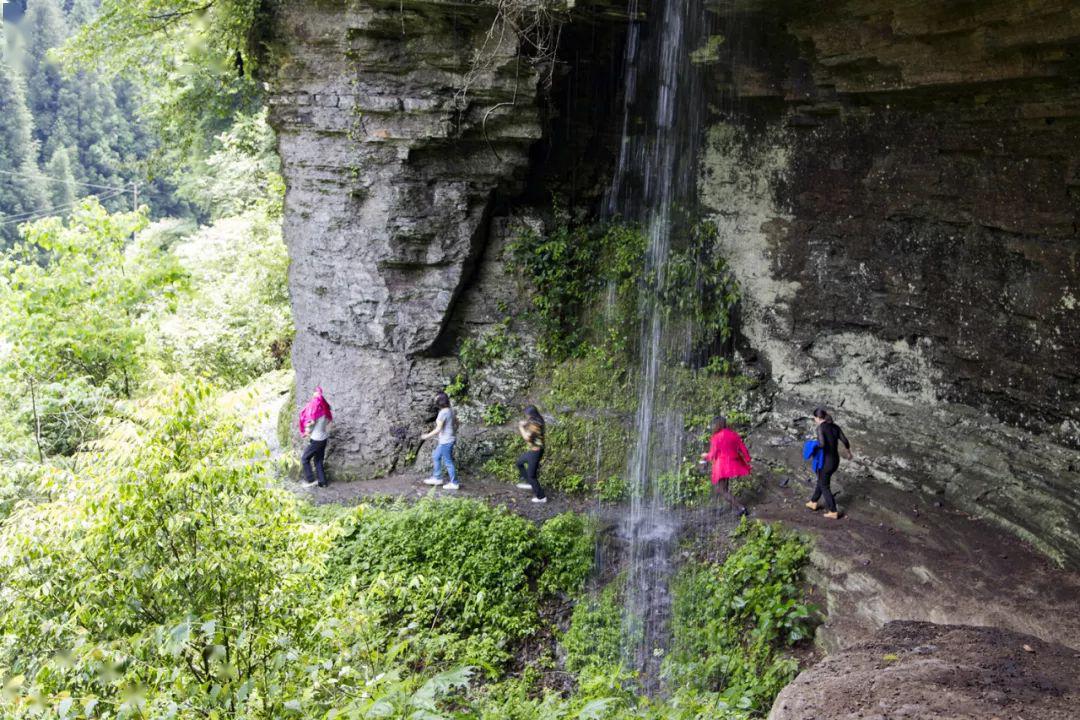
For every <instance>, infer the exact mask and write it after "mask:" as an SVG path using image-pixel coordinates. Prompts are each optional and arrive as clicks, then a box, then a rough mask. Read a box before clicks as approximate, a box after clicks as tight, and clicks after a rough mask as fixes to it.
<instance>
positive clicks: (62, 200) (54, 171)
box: [45, 147, 78, 215]
mask: <svg viewBox="0 0 1080 720" xmlns="http://www.w3.org/2000/svg"><path fill="white" fill-rule="evenodd" d="M45 174H46V175H48V176H49V184H48V188H49V201H50V202H49V204H50V205H51V206H52V207H54V208H57V209H58V210H61V211H62V212H60V213H59V214H61V215H66V214H67V212H66V210H67V209H68V208H71V207H72V206H73V205H74V204H75V198H76V197H78V192H77V188H76V186H75V175H74V174H73V173H72V172H71V157H70V156H69V155H68V150H67V148H65V147H58V148H56V150H54V151H53V154H52V157H50V158H49V162H48V164H46V165H45Z"/></svg>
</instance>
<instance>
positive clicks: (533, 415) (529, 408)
mask: <svg viewBox="0 0 1080 720" xmlns="http://www.w3.org/2000/svg"><path fill="white" fill-rule="evenodd" d="M525 417H527V418H529V419H530V420H532V421H533V422H534V423H537V424H538V425H540V426H541V427H542V426H543V425H544V416H543V415H541V414H540V411H539V410H537V409H536V406H535V405H526V406H525Z"/></svg>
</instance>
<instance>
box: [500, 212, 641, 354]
mask: <svg viewBox="0 0 1080 720" xmlns="http://www.w3.org/2000/svg"><path fill="white" fill-rule="evenodd" d="M556 215H557V222H556V224H555V227H554V228H553V229H552V230H551V231H550V232H549V233H547V234H546V235H541V234H539V233H537V232H535V231H533V230H531V229H525V230H523V232H522V234H521V235H520V236H519V237H518V238H516V239H515V240H514V241H513V242H512V243H511V244H510V246H509V248H508V253H507V257H508V258H509V261H510V262H511V263H512V265H513V267H514V268H515V270H520V269H523V270H524V271H525V274H526V275H527V276H528V277H529V278H530V279H531V281H532V285H533V289H534V295H533V308H534V313H535V315H536V317H537V320H538V321H539V323H540V326H541V329H542V331H543V334H542V337H541V350H543V351H544V352H545V353H546V354H547V355H549V356H551V357H553V358H556V359H563V358H566V357H569V356H572V355H575V354H577V353H578V351H579V349H580V347H581V344H582V342H583V341H584V340H585V339H586V335H587V331H588V329H589V323H587V322H582V320H584V317H585V313H586V310H588V309H589V308H590V306H591V305H592V304H593V303H594V302H595V301H596V298H597V295H598V293H599V291H600V290H601V289H602V288H603V287H605V286H606V285H607V283H608V282H609V281H612V282H615V283H617V284H618V285H619V286H620V288H623V289H632V287H633V285H634V283H635V282H636V278H637V277H638V274H639V273H640V267H641V266H642V264H643V263H642V259H643V258H644V252H645V245H646V243H645V237H644V235H643V234H642V233H641V232H640V231H639V230H637V229H636V228H633V227H628V226H621V225H613V226H578V227H571V226H570V224H569V223H568V221H567V218H566V216H565V215H564V214H563V213H562V211H561V210H560V209H559V208H556ZM623 295H624V296H626V295H628V293H623Z"/></svg>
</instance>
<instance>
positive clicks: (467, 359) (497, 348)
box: [458, 317, 520, 373]
mask: <svg viewBox="0 0 1080 720" xmlns="http://www.w3.org/2000/svg"><path fill="white" fill-rule="evenodd" d="M519 342H520V341H519V339H518V337H517V336H516V335H515V334H514V333H513V332H512V331H511V329H510V318H509V317H506V318H503V319H502V320H500V321H499V322H498V323H496V324H495V325H494V326H493V327H492V328H490V329H488V330H486V331H484V332H483V333H481V334H480V335H479V336H477V337H472V338H468V339H466V340H464V341H463V342H462V343H461V347H460V348H459V349H458V359H459V360H461V366H462V367H463V368H464V369H465V372H466V373H471V372H474V371H476V370H480V369H482V368H485V367H488V366H490V365H491V364H492V363H494V362H496V361H498V360H501V359H503V358H505V357H507V356H509V355H510V354H512V353H515V352H519V351H520V344H519Z"/></svg>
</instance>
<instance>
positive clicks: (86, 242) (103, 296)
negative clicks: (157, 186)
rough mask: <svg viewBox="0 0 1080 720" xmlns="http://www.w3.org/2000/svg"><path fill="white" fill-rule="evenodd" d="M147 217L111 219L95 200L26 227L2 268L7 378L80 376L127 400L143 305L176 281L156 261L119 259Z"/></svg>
mask: <svg viewBox="0 0 1080 720" xmlns="http://www.w3.org/2000/svg"><path fill="white" fill-rule="evenodd" d="M145 224H146V215H145V211H139V212H133V213H116V214H110V213H109V212H108V211H107V210H105V208H103V207H102V206H101V204H100V203H99V202H98V201H97V200H96V199H95V198H93V197H91V198H88V199H87V200H85V201H84V202H83V203H82V204H81V205H79V206H78V207H77V208H75V211H74V212H73V213H72V215H71V217H70V218H69V219H68V221H67V222H64V221H63V220H61V219H60V218H56V217H51V218H46V219H43V220H38V221H37V222H34V223H31V224H28V225H24V226H23V228H22V232H23V236H24V240H23V241H22V242H20V243H18V244H17V245H15V247H14V248H12V249H11V250H10V251H9V252H8V253H6V255H5V256H4V257H3V259H2V263H0V338H3V341H4V342H5V343H6V345H7V346H8V348H9V352H8V354H7V361H6V363H5V364H6V365H7V370H8V372H9V374H14V375H15V376H16V377H28V378H36V379H38V380H39V381H45V380H67V379H74V378H79V377H85V378H88V379H89V380H90V381H91V382H92V383H93V384H95V385H97V386H104V387H109V388H111V389H112V390H113V392H124V393H125V394H127V393H128V391H129V390H130V387H131V382H133V380H134V379H135V375H136V373H137V370H138V367H139V363H140V350H141V346H142V341H143V331H142V328H141V327H140V326H139V323H138V318H139V314H140V312H141V310H142V309H143V307H144V306H145V305H146V304H147V302H148V301H149V300H150V299H151V298H152V297H153V296H154V295H155V294H157V293H160V292H162V291H163V290H165V289H167V288H168V287H169V286H170V285H171V284H173V283H175V282H176V281H177V279H178V278H177V270H176V264H175V263H174V262H170V261H169V258H168V257H167V256H165V255H163V254H158V255H156V256H153V257H137V256H135V257H130V258H129V257H127V255H126V253H125V244H126V243H127V240H128V238H129V237H130V236H131V235H132V233H134V232H136V231H137V230H139V229H141V228H142V227H143V226H144V225H145Z"/></svg>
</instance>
